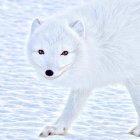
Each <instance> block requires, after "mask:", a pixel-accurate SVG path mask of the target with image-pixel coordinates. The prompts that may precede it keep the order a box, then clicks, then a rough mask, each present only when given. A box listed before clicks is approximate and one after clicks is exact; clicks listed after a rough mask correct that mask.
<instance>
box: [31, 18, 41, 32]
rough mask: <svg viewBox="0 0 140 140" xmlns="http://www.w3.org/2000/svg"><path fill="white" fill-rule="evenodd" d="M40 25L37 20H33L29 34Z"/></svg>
mask: <svg viewBox="0 0 140 140" xmlns="http://www.w3.org/2000/svg"><path fill="white" fill-rule="evenodd" d="M40 25H41V22H40V20H39V19H37V18H36V19H34V21H33V23H32V27H31V34H32V33H33V32H34V31H35V30H36V29H37V28H38V27H39V26H40Z"/></svg>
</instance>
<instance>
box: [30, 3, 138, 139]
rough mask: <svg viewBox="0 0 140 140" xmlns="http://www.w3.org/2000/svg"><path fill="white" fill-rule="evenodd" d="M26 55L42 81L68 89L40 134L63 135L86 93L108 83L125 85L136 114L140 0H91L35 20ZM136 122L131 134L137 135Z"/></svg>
mask: <svg viewBox="0 0 140 140" xmlns="http://www.w3.org/2000/svg"><path fill="white" fill-rule="evenodd" d="M39 51H43V52H44V53H42V54H39ZM64 51H65V52H66V51H67V52H68V54H67V55H63V54H65V53H63V52H64ZM28 57H29V60H30V62H31V64H32V65H33V66H34V67H35V69H36V70H37V72H38V74H39V75H40V77H42V78H43V79H45V80H46V82H48V83H52V84H54V85H57V86H63V87H67V88H70V89H71V91H72V94H71V95H70V98H69V101H68V104H67V106H66V108H65V110H64V112H63V114H62V116H61V117H60V119H58V121H57V123H55V124H54V125H53V126H52V127H46V128H45V129H44V131H43V132H42V133H41V136H48V135H49V133H48V132H50V135H53V134H64V130H67V129H68V127H69V126H70V124H71V123H72V121H73V119H74V118H75V117H76V116H77V114H78V113H77V112H79V110H80V109H81V108H82V106H83V104H84V100H85V101H86V99H87V97H88V96H89V93H91V91H92V90H93V89H95V88H99V87H102V86H106V85H109V84H114V83H121V84H124V85H126V87H127V88H128V90H129V91H130V93H131V95H132V98H133V100H134V104H135V106H136V110H137V112H138V115H140V103H139V102H140V97H139V96H140V94H139V92H140V0H95V1H93V2H92V3H90V4H87V5H83V6H80V7H77V8H75V9H72V10H70V11H68V12H66V13H65V14H60V15H56V16H53V17H50V18H48V19H47V20H46V21H44V22H43V23H41V22H40V21H39V20H37V19H36V20H34V22H33V25H32V30H31V36H30V39H29V45H28ZM47 70H49V71H50V70H51V72H52V73H53V75H51V76H48V74H51V73H47V72H48V71H47ZM75 100H76V101H77V103H75ZM68 116H70V117H68ZM66 118H67V119H66ZM68 119H69V120H68ZM66 120H67V121H66ZM66 122H67V123H66ZM139 127H140V124H138V126H137V128H135V129H134V130H132V132H131V133H132V134H134V135H136V136H139V135H140V128H139ZM52 128H53V131H51V129H52Z"/></svg>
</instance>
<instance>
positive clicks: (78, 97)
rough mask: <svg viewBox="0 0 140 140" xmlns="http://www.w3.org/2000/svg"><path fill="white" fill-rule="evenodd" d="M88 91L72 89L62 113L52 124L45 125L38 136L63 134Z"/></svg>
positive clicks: (76, 113)
mask: <svg viewBox="0 0 140 140" xmlns="http://www.w3.org/2000/svg"><path fill="white" fill-rule="evenodd" d="M90 93H91V92H90V91H88V90H73V91H72V92H71V94H70V96H69V98H68V102H67V104H66V107H65V109H64V111H63V113H62V115H61V116H60V117H59V119H58V120H57V121H56V123H55V124H54V125H52V126H47V127H45V128H44V130H43V131H42V133H41V134H40V137H47V136H49V135H65V134H66V133H67V131H68V128H69V127H70V125H71V124H72V122H73V121H74V120H75V118H76V117H77V116H78V114H79V112H80V111H81V110H82V108H83V106H84V105H85V103H86V101H87V98H88V96H89V95H90Z"/></svg>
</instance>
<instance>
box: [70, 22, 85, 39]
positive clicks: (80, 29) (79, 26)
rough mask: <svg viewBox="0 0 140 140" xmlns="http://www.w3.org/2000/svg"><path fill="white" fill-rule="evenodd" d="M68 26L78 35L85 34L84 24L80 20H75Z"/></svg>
mask: <svg viewBox="0 0 140 140" xmlns="http://www.w3.org/2000/svg"><path fill="white" fill-rule="evenodd" d="M70 27H71V28H72V29H73V30H74V31H75V32H76V33H78V35H79V36H80V37H84V36H85V26H84V23H83V21H82V20H76V21H75V22H73V23H71V24H70Z"/></svg>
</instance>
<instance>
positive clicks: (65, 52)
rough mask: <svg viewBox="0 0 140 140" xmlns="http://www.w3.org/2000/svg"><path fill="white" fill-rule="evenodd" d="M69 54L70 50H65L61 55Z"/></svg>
mask: <svg viewBox="0 0 140 140" xmlns="http://www.w3.org/2000/svg"><path fill="white" fill-rule="evenodd" d="M68 54H69V52H68V51H63V52H62V53H61V55H68Z"/></svg>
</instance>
